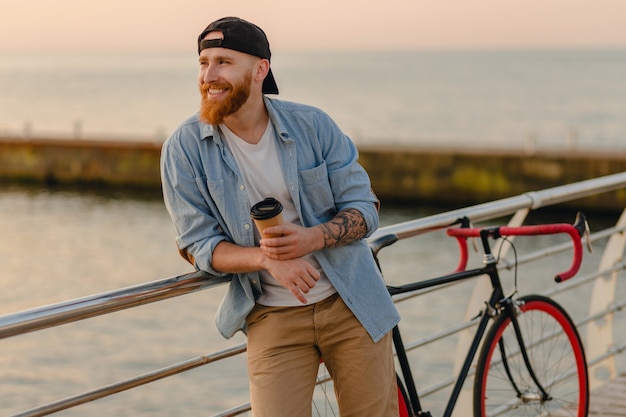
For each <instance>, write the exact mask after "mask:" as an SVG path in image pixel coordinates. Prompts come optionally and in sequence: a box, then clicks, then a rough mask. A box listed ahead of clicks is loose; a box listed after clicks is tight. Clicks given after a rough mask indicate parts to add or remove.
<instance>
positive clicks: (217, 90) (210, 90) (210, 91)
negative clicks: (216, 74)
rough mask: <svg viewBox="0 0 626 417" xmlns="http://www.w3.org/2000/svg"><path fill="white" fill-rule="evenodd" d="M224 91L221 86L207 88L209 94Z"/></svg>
mask: <svg viewBox="0 0 626 417" xmlns="http://www.w3.org/2000/svg"><path fill="white" fill-rule="evenodd" d="M224 91H226V90H225V89H223V88H209V94H220V93H223V92H224Z"/></svg>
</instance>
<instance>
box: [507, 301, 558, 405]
mask: <svg viewBox="0 0 626 417" xmlns="http://www.w3.org/2000/svg"><path fill="white" fill-rule="evenodd" d="M502 305H503V307H504V311H505V314H507V315H508V316H509V317H510V318H511V324H512V325H513V329H514V331H515V338H516V339H517V344H518V345H519V349H520V354H521V355H522V358H523V360H524V365H525V366H526V370H527V371H528V374H529V375H530V377H531V379H532V380H533V382H534V383H535V385H536V386H537V389H538V390H539V393H540V394H541V395H537V394H538V393H531V392H528V391H522V390H521V389H520V388H519V387H518V386H517V384H516V383H515V380H514V378H513V375H512V374H511V369H510V367H509V363H508V360H507V354H506V348H505V346H504V341H503V339H502V338H500V340H499V341H498V347H499V349H500V355H501V357H502V363H503V366H504V369H505V371H506V375H507V377H508V379H509V382H510V383H511V386H512V387H513V389H514V390H515V392H516V393H517V397H518V398H519V399H520V400H522V401H523V402H530V401H541V402H545V401H549V400H551V399H552V397H551V396H550V394H548V392H547V391H546V389H545V388H544V387H543V385H541V382H539V379H538V378H537V375H536V374H535V370H534V369H533V367H532V365H531V363H530V359H529V358H528V352H527V351H526V344H525V343H524V336H523V335H522V332H521V330H520V326H519V322H518V321H517V309H516V305H515V302H514V301H513V300H512V298H511V297H508V298H506V300H505V301H504V302H503V303H502Z"/></svg>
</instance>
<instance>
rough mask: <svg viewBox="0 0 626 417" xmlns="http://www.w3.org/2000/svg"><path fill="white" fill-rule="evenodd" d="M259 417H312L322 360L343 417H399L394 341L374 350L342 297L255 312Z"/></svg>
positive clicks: (252, 349)
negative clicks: (313, 399)
mask: <svg viewBox="0 0 626 417" xmlns="http://www.w3.org/2000/svg"><path fill="white" fill-rule="evenodd" d="M247 324H248V373H249V378H250V399H251V403H252V415H253V416H254V417H308V416H311V401H312V395H313V390H314V388H315V380H316V377H317V371H318V367H319V362H320V357H322V358H324V363H325V364H326V367H327V368H328V372H329V374H330V375H331V377H332V378H333V382H334V386H335V391H336V393H337V400H338V403H339V409H340V414H341V417H352V416H359V417H367V416H371V417H396V416H397V415H398V397H397V390H396V377H395V369H394V360H393V350H392V340H391V333H389V334H387V335H386V336H385V337H383V339H381V340H380V341H379V342H378V343H373V342H372V339H371V338H370V336H369V335H368V334H367V332H366V331H365V329H364V328H363V326H361V324H360V323H359V322H358V320H357V319H356V318H355V317H354V315H353V314H352V312H351V311H350V310H349V309H348V308H347V307H346V305H345V304H344V302H343V301H342V300H341V298H340V297H339V296H338V295H336V294H335V295H333V296H331V297H329V298H327V299H326V300H323V301H320V302H319V303H316V304H313V305H309V306H302V307H267V306H261V305H258V304H257V305H256V307H255V308H254V309H253V310H252V312H251V313H250V314H249V316H248V318H247Z"/></svg>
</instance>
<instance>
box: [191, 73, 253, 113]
mask: <svg viewBox="0 0 626 417" xmlns="http://www.w3.org/2000/svg"><path fill="white" fill-rule="evenodd" d="M251 82H252V75H251V74H249V73H248V74H246V75H245V76H244V78H243V80H242V81H241V82H240V83H238V84H236V85H232V84H230V83H226V82H225V83H220V84H215V83H214V84H209V83H203V84H201V85H200V94H201V95H202V101H201V103H200V120H202V121H203V122H205V123H208V124H210V125H218V124H220V123H223V122H224V118H225V117H226V116H230V115H231V114H233V113H235V112H236V111H237V110H239V109H240V108H241V106H243V105H244V104H245V102H246V101H247V100H248V97H250V84H251ZM212 88H226V89H228V91H229V94H228V96H227V97H226V98H224V99H223V100H219V101H216V100H212V99H210V98H209V89H212Z"/></svg>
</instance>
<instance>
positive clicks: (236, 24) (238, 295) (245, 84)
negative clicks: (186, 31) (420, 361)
mask: <svg viewBox="0 0 626 417" xmlns="http://www.w3.org/2000/svg"><path fill="white" fill-rule="evenodd" d="M197 45H198V54H199V56H200V59H199V63H200V71H199V74H198V84H199V87H200V93H201V96H202V101H201V108H200V111H199V113H198V114H196V115H194V116H192V117H191V118H189V119H188V120H186V121H185V122H184V123H183V124H181V125H180V126H179V127H178V128H177V129H176V130H175V131H174V133H173V134H172V135H171V136H170V137H169V138H168V139H167V141H166V142H165V143H164V145H163V149H162V157H161V158H162V159H161V176H162V182H163V194H164V199H165V204H166V207H167V209H168V211H169V213H170V215H171V217H172V220H173V223H174V226H175V228H176V233H177V238H176V243H177V245H178V248H179V251H180V252H181V254H182V255H183V256H184V257H185V259H187V260H188V261H189V262H190V263H192V264H193V265H194V266H195V268H196V269H198V270H203V271H207V272H209V273H211V274H214V275H218V276H231V277H232V279H231V281H230V284H229V287H228V291H227V293H226V295H225V297H224V300H223V301H222V304H221V305H220V308H219V310H218V312H217V316H216V322H217V326H218V329H219V331H220V332H221V334H222V335H223V336H224V337H226V338H230V337H231V336H232V335H233V334H234V333H236V332H237V331H239V330H241V331H244V332H245V333H246V334H247V337H248V349H247V354H248V372H249V380H250V398H251V404H252V414H253V416H254V417H262V416H265V417H281V416H284V417H296V416H297V417H302V416H304V417H306V416H310V415H311V399H312V395H313V390H314V386H315V381H316V377H317V370H318V366H319V362H320V359H321V358H323V360H324V363H325V364H326V367H327V368H328V370H329V373H330V375H331V377H332V378H333V381H334V386H335V390H336V391H337V398H338V403H339V408H340V413H341V415H342V416H343V417H350V416H359V417H363V416H371V417H392V416H397V415H398V403H397V392H396V380H395V370H394V361H393V355H392V341H391V334H390V330H391V329H392V328H393V327H394V326H395V325H396V324H397V323H398V321H399V315H398V312H397V310H396V309H395V306H394V304H393V301H392V300H391V297H390V296H389V293H388V291H387V289H386V287H385V284H384V282H383V279H382V277H381V275H380V272H379V271H378V268H377V266H376V263H375V261H374V259H373V257H372V254H371V251H370V249H369V246H368V244H367V242H366V240H365V238H366V237H368V236H370V235H371V234H372V233H373V232H374V230H376V228H377V227H378V212H377V207H378V201H377V199H376V196H375V195H374V194H373V193H372V192H371V188H370V180H369V177H368V175H367V173H366V172H365V170H364V169H363V168H362V167H361V166H360V165H359V164H358V162H357V159H358V153H357V150H356V147H355V146H354V144H353V143H352V142H351V141H350V139H349V138H348V137H347V136H346V135H345V134H343V133H342V131H341V130H340V129H339V127H338V126H337V125H336V124H335V123H334V122H333V121H332V120H331V118H330V117H329V116H328V115H326V114H325V113H324V112H322V111H321V110H319V109H316V108H313V107H310V106H306V105H303V104H297V103H291V102H286V101H282V100H277V99H275V98H269V97H267V96H266V94H278V87H277V86H276V81H275V79H274V75H273V73H272V69H271V68H270V58H271V53H270V48H269V42H268V40H267V37H266V36H265V33H264V32H263V31H262V30H261V29H260V28H259V27H258V26H256V25H254V24H252V23H250V22H247V21H245V20H243V19H240V18H235V17H227V18H222V19H219V20H217V21H215V22H213V23H211V24H210V25H209V26H207V28H206V29H205V30H204V31H202V33H201V34H200V36H199V37H198V43H197ZM268 197H273V198H275V199H277V200H278V201H280V202H281V203H282V206H283V212H282V214H283V218H284V220H285V223H284V224H282V225H277V226H272V227H269V228H266V229H264V230H257V228H256V226H255V224H254V222H253V221H252V220H251V218H250V209H251V207H252V206H253V205H254V204H255V203H257V202H259V201H261V200H264V199H265V198H268ZM260 232H264V234H266V235H267V234H269V235H273V236H274V237H267V238H262V237H261V233H260Z"/></svg>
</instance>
